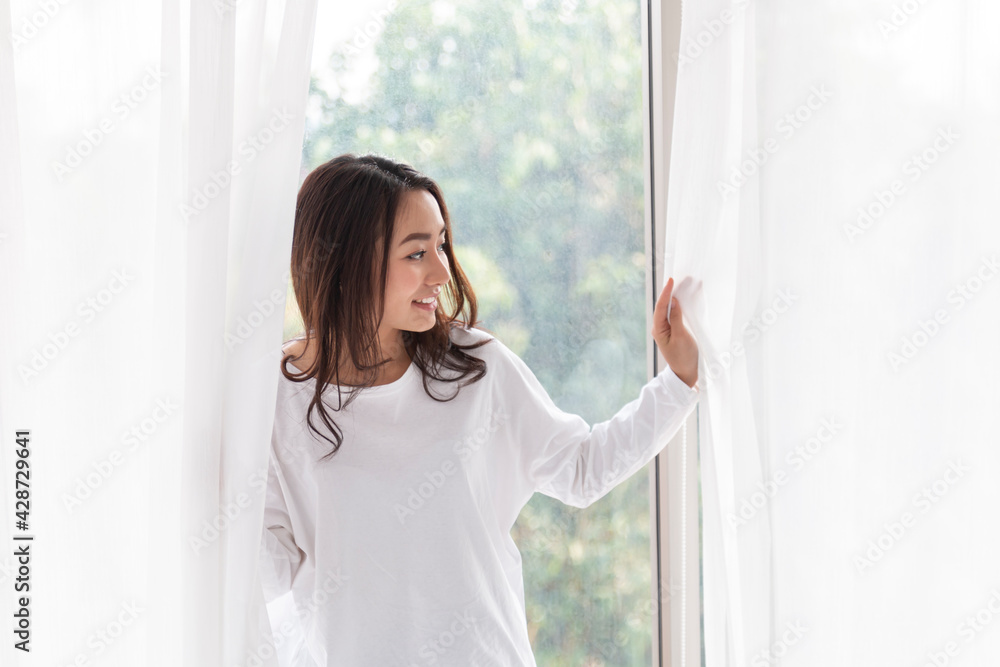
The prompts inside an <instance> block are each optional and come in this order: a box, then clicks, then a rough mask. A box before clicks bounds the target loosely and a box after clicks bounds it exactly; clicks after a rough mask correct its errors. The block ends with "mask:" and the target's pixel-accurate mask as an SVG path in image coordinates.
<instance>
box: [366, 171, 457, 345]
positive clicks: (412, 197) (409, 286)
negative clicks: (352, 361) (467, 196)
mask: <svg viewBox="0 0 1000 667" xmlns="http://www.w3.org/2000/svg"><path fill="white" fill-rule="evenodd" d="M447 241H450V239H446V238H445V231H444V218H443V217H441V209H440V208H439V207H438V204H437V200H436V199H434V195H432V194H431V193H430V192H427V191H426V190H410V191H407V192H406V193H404V194H403V196H402V199H401V200H400V206H399V209H398V212H397V217H396V225H395V230H394V232H393V238H392V245H391V246H390V248H391V249H390V251H389V267H388V269H387V271H388V272H387V275H386V285H385V308H384V310H383V313H382V325H381V327H380V337H381V338H382V345H383V354H386V355H389V356H392V357H396V356H397V355H398V354H400V352H401V350H400V351H397V349H396V348H395V347H394V346H395V345H402V333H401V332H403V331H427V330H428V329H430V328H431V327H433V326H434V324H435V322H436V319H435V316H434V312H435V310H437V309H438V308H439V305H438V300H439V299H440V298H442V296H443V295H442V294H438V297H437V298H435V299H434V300H433V301H432V302H431V303H430V304H428V305H423V304H418V303H416V301H418V300H420V299H424V298H426V297H431V296H433V295H435V294H436V293H439V292H441V291H442V290H443V289H444V286H445V285H446V284H447V283H448V281H449V280H450V279H451V274H450V272H449V270H448V256H447V255H446V254H445V252H444V249H443V247H442V245H443V244H444V243H445V242H447ZM387 344H388V345H389V347H388V348H386V345H387Z"/></svg>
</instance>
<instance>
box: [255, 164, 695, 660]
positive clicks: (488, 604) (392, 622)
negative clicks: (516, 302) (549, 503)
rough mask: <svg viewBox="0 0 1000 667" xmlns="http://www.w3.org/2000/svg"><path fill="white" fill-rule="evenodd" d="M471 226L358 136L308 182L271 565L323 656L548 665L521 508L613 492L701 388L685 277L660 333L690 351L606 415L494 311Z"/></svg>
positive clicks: (299, 217) (662, 345)
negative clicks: (556, 385) (541, 377)
mask: <svg viewBox="0 0 1000 667" xmlns="http://www.w3.org/2000/svg"><path fill="white" fill-rule="evenodd" d="M450 238H451V226H450V222H449V219H448V209H447V207H446V206H445V203H444V199H443V197H442V194H441V191H440V189H439V188H438V186H437V185H436V184H435V183H434V181H432V180H431V179H429V178H427V177H426V176H423V175H422V174H420V173H418V172H417V171H415V170H414V169H413V168H411V167H409V166H407V165H404V164H399V163H396V162H393V161H391V160H388V159H386V158H382V157H375V156H363V157H355V156H353V155H342V156H340V157H337V158H335V159H333V160H331V161H330V162H328V163H326V164H324V165H322V166H320V167H318V168H317V169H316V170H315V171H313V172H312V173H311V174H309V176H308V177H307V178H306V180H305V182H304V183H303V184H302V188H301V190H300V191H299V196H298V206H297V209H296V217H295V231H294V241H293V255H292V280H293V286H294V288H295V294H296V298H297V300H298V304H299V309H300V311H301V313H302V318H303V322H304V325H305V330H306V331H307V332H309V335H308V336H305V337H303V338H302V339H299V340H296V341H294V342H293V343H292V344H291V345H289V346H288V347H287V348H286V352H288V353H289V354H288V356H286V357H285V358H284V359H283V360H282V378H281V386H280V387H279V391H278V398H277V406H276V413H275V423H274V432H273V436H272V447H271V459H270V473H269V479H268V490H267V504H266V509H265V517H264V519H265V521H264V523H265V526H264V527H265V530H264V541H263V548H262V552H261V568H262V570H261V571H262V580H263V583H264V587H265V597H266V599H267V600H268V601H271V600H273V599H275V598H276V597H278V596H279V595H281V594H282V593H284V592H286V591H288V590H291V591H293V596H294V598H295V601H296V606H297V608H298V610H299V615H300V618H301V619H302V620H303V621H304V625H305V632H306V643H307V647H308V649H309V651H310V653H311V654H312V657H313V659H314V660H315V661H316V663H317V664H319V665H330V666H333V665H336V666H338V667H343V666H347V665H350V666H361V665H379V666H383V665H386V666H388V665H404V666H409V665H435V664H436V665H463V666H470V665H517V666H525V665H535V661H534V658H533V656H532V652H531V646H530V643H529V641H528V633H527V626H526V622H525V607H524V590H523V578H522V571H521V557H520V553H519V552H518V549H517V546H516V545H515V544H514V542H513V540H512V539H511V537H510V530H511V527H512V526H513V524H514V520H515V519H516V518H517V516H518V514H519V513H520V511H521V509H522V508H523V507H524V505H525V504H526V503H527V502H528V500H529V499H530V498H531V496H532V494H533V493H535V492H536V491H537V492H540V493H544V494H546V495H548V496H551V497H553V498H557V499H559V500H561V501H562V502H564V503H567V504H569V505H572V506H574V507H587V506H588V505H590V504H591V503H593V502H594V501H596V500H598V499H599V498H601V497H603V496H604V495H605V494H606V493H607V492H608V491H610V490H611V489H612V488H614V487H615V486H616V485H617V484H618V483H620V482H622V481H624V480H625V479H627V478H628V477H630V476H631V475H632V474H634V473H635V472H636V471H638V470H639V469H640V468H642V467H643V466H644V465H645V464H646V463H647V462H649V461H650V460H651V459H652V458H653V457H654V456H655V455H656V454H657V452H659V451H660V450H661V449H662V448H663V446H664V445H665V444H666V443H667V441H668V440H669V439H670V438H671V437H672V436H673V435H674V434H675V433H676V432H677V430H678V429H679V428H680V426H681V424H682V423H683V421H684V420H685V418H686V417H687V416H688V415H689V414H690V412H691V411H692V410H693V409H694V405H695V403H696V402H697V399H698V396H699V391H698V389H697V387H695V383H696V381H697V379H698V349H697V346H696V344H695V341H694V339H693V337H692V336H691V334H690V333H689V332H688V330H687V329H686V328H685V327H684V325H683V323H682V321H681V309H680V307H679V305H678V303H677V301H676V299H672V298H671V290H672V289H673V280H672V279H671V280H669V281H667V284H666V286H665V287H664V289H663V292H662V293H661V294H660V298H659V300H658V301H657V303H656V307H655V314H654V327H653V330H652V335H653V337H654V339H655V340H656V343H657V345H658V347H659V349H660V351H661V352H662V353H663V356H664V358H665V359H666V361H667V364H668V365H669V368H668V369H666V370H665V371H664V372H662V373H660V374H659V375H658V376H656V377H655V378H654V379H653V380H651V381H650V382H648V383H647V384H646V385H645V386H644V387H643V388H642V390H641V392H640V394H639V397H638V398H636V399H635V400H633V401H632V402H630V403H628V404H627V405H625V406H624V407H623V408H622V409H621V410H620V411H619V412H618V413H617V414H616V415H615V416H614V417H613V418H612V419H610V420H608V421H606V422H602V423H600V424H596V425H594V426H593V428H591V427H590V426H589V425H588V424H587V423H586V422H585V421H584V420H583V418H581V417H579V416H578V415H572V414H567V413H565V412H563V411H561V410H560V409H559V408H558V407H556V405H555V404H554V403H553V402H552V400H551V399H550V398H549V396H548V394H547V393H546V392H545V390H544V389H543V388H542V386H541V384H540V383H539V382H538V380H537V379H536V378H535V376H534V374H533V373H532V372H531V371H530V370H529V369H528V367H527V366H526V365H525V364H524V362H523V361H521V359H520V358H518V357H517V356H516V355H515V354H514V353H513V352H511V351H510V350H509V349H508V348H507V347H506V346H504V345H503V344H502V343H501V342H500V341H499V340H498V339H496V338H495V337H494V336H493V335H491V334H490V333H489V332H487V331H485V330H483V329H481V328H477V327H476V326H475V324H476V300H475V296H474V293H473V290H472V287H471V286H470V285H469V283H468V280H467V279H466V277H465V274H464V273H463V272H462V269H461V267H460V266H459V264H458V262H457V261H456V259H455V256H454V254H453V252H452V248H451V246H450V245H449V240H450ZM668 304H671V306H672V308H671V313H670V318H669V321H668V316H667V313H668V309H667V305H668ZM463 314H464V315H465V317H464V319H458V317H459V315H463ZM286 363H290V364H291V365H286ZM345 396H346V399H345ZM314 413H316V414H318V415H319V420H320V422H321V426H317V425H316V424H315V423H314V420H313V419H312V417H313V415H314Z"/></svg>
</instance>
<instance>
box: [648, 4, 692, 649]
mask: <svg viewBox="0 0 1000 667" xmlns="http://www.w3.org/2000/svg"><path fill="white" fill-rule="evenodd" d="M640 3H641V5H642V7H641V11H640V14H641V17H642V26H641V32H642V52H643V63H642V73H643V81H644V83H645V85H644V86H643V112H644V113H643V119H644V120H643V153H644V167H645V169H644V192H645V241H646V243H645V245H646V303H647V310H646V324H647V330H650V329H652V325H653V309H654V306H655V304H656V298H657V297H658V296H659V294H660V290H661V289H662V287H663V284H664V282H665V280H666V278H667V276H665V275H664V273H665V267H664V266H663V257H664V252H665V247H664V238H663V237H664V234H662V233H658V232H662V229H663V227H664V225H663V223H661V220H663V219H664V216H665V215H666V200H667V196H668V194H669V193H668V192H667V185H668V182H669V172H670V148H671V138H672V137H671V134H672V129H673V119H674V98H675V92H676V84H677V70H678V58H677V57H676V56H675V54H677V53H679V51H680V28H681V0H640ZM646 340H647V344H646V368H647V377H648V378H649V379H652V378H653V377H654V376H655V375H656V374H657V373H658V372H662V370H663V369H661V365H662V361H661V360H660V356H659V351H658V350H657V349H656V344H655V343H654V342H653V340H652V337H651V336H650V337H647V339H646ZM698 449H699V448H698V408H697V406H696V407H695V409H694V411H692V413H691V415H690V416H689V417H688V419H687V421H686V422H685V424H684V426H683V427H682V428H681V430H680V431H679V432H678V433H677V435H676V436H675V437H674V438H672V439H671V441H670V442H669V443H668V444H667V446H666V448H665V449H663V450H662V451H661V452H660V453H659V454H657V456H656V458H655V459H654V460H653V461H652V464H651V465H650V466H649V489H650V494H649V497H650V522H651V525H650V537H651V539H650V550H651V556H652V557H651V561H650V565H651V567H652V584H653V585H652V591H651V595H652V599H653V600H655V601H656V614H655V615H654V622H653V623H654V625H653V629H652V630H653V667H700V666H701V664H702V621H701V617H702V598H701V539H700V530H699V520H698V517H699V510H700V503H699V496H700V493H699V475H698Z"/></svg>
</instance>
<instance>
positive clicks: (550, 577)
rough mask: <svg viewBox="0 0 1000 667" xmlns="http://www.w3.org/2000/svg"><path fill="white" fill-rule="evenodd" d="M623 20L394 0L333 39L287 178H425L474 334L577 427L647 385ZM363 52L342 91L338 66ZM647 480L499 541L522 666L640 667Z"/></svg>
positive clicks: (617, 10)
mask: <svg viewBox="0 0 1000 667" xmlns="http://www.w3.org/2000/svg"><path fill="white" fill-rule="evenodd" d="M380 9H381V8H380ZM639 10H640V6H639V3H638V2H636V0H590V1H584V0H579V2H577V1H576V0H562V1H561V2H560V1H549V2H545V1H542V0H491V1H490V2H475V1H474V0H453V1H450V2H445V1H442V0H436V1H433V2H428V1H426V0H403V1H402V2H399V3H398V6H397V7H396V9H395V10H394V11H392V12H391V14H389V16H388V18H387V19H386V20H385V21H384V28H383V29H382V31H381V33H380V34H378V35H377V36H376V37H375V38H374V39H373V40H371V41H372V43H371V44H370V45H368V46H367V47H366V48H364V49H358V48H357V45H356V44H350V43H348V42H345V43H344V44H343V45H341V47H340V48H338V49H336V50H335V51H334V53H333V54H332V56H331V58H330V60H329V62H328V67H327V69H326V71H323V72H319V73H317V72H314V77H313V81H312V83H311V86H310V100H309V109H310V114H311V115H312V116H314V117H315V118H317V119H318V121H310V122H308V123H307V127H306V138H305V145H304V150H303V162H302V174H301V176H302V178H304V177H305V175H306V174H307V173H308V172H310V171H311V170H312V169H314V168H315V167H317V166H319V165H320V164H322V163H323V162H325V161H327V160H329V159H331V158H333V157H335V156H337V155H340V154H342V153H347V152H350V153H355V154H363V153H369V152H370V153H379V154H383V155H387V156H389V157H392V158H395V159H398V160H401V161H403V162H407V163H409V164H411V165H413V166H414V167H416V168H417V169H418V170H420V171H422V172H424V173H426V174H427V175H429V176H430V177H432V178H434V179H435V180H436V181H437V182H438V183H439V184H440V186H441V187H442V189H443V192H444V196H445V201H446V203H447V204H448V207H449V210H450V213H451V217H452V229H453V235H452V243H453V246H454V248H455V253H456V255H457V257H458V260H459V262H460V263H461V265H462V268H463V270H464V271H465V272H466V274H467V275H468V276H469V278H470V281H471V283H472V286H473V288H474V290H475V292H476V296H477V298H478V300H479V306H480V315H479V316H480V323H481V325H482V326H483V327H485V328H486V329H489V330H490V331H492V332H494V333H495V334H496V335H497V336H498V337H499V338H500V339H501V340H502V341H503V342H504V343H505V344H506V345H507V346H508V347H510V348H511V349H512V350H513V351H514V352H515V353H516V354H518V355H519V356H520V357H521V358H522V359H524V361H525V362H526V363H527V364H528V366H529V367H530V368H531V369H532V370H533V372H534V373H535V375H536V376H538V379H539V380H540V381H541V382H542V384H543V385H544V386H545V388H546V389H547V390H548V392H549V394H550V395H551V396H552V398H553V400H554V401H555V402H556V403H557V404H558V405H559V406H560V408H562V409H563V410H565V411H567V412H571V413H575V414H579V415H581V416H582V417H583V418H584V419H586V420H587V421H588V423H590V424H594V423H597V422H600V421H604V420H606V419H609V418H610V417H612V416H613V415H614V413H615V412H617V411H618V410H619V409H620V408H621V407H622V406H623V405H624V404H625V403H627V402H629V401H631V400H633V399H634V398H636V397H637V396H638V394H639V390H640V388H641V387H642V385H643V384H644V383H645V382H646V363H645V350H646V338H647V336H648V332H647V329H646V315H645V308H644V300H645V284H644V282H645V278H646V275H645V252H644V241H643V224H644V216H643V206H644V202H643V168H644V167H643V149H642V138H643V137H642V135H643V130H642V128H643V122H642V77H641V73H642V54H641V39H640V32H639V30H640V16H639ZM319 29H322V26H320V28H319ZM372 56H374V58H375V62H376V64H375V70H374V72H373V74H372V76H371V78H370V80H369V81H368V82H367V87H366V89H365V90H364V91H362V93H361V94H358V93H357V92H356V91H354V90H352V84H351V83H350V82H351V80H352V74H351V73H352V69H353V68H357V67H358V66H359V63H361V62H363V60H364V58H366V57H367V58H369V59H370V58H371V57H372ZM317 74H320V75H321V76H317ZM288 297H289V298H288V307H287V310H286V320H285V321H286V326H285V332H284V336H285V339H286V340H287V339H288V338H291V337H292V336H295V335H298V334H299V333H300V332H301V330H302V324H301V319H300V318H299V317H298V313H297V309H296V307H295V299H294V295H293V294H292V292H291V285H289V294H288ZM647 471H648V468H643V470H641V471H640V472H639V473H637V474H636V475H634V476H633V477H631V478H630V479H629V480H627V481H626V482H624V483H622V484H620V485H619V486H618V487H616V488H615V489H613V490H612V491H611V492H609V493H608V495H607V496H605V497H604V498H602V499H601V500H599V501H598V502H597V503H595V504H594V505H592V506H591V507H589V508H587V509H584V510H578V509H576V508H572V507H569V506H566V505H563V504H562V503H560V502H559V501H557V500H554V499H552V498H549V497H547V496H543V495H541V494H535V496H534V497H533V498H532V500H531V501H530V502H529V503H528V505H527V506H526V507H525V508H524V510H523V512H522V513H521V515H520V518H519V519H518V521H517V523H516V525H515V527H514V530H513V532H512V535H513V537H514V540H515V542H516V543H517V545H518V547H519V549H520V551H521V553H522V558H523V567H524V584H525V599H526V605H527V623H528V630H529V635H530V637H531V642H532V647H533V650H534V653H535V656H536V659H537V662H538V664H539V665H547V666H549V665H554V666H560V665H567V666H570V665H571V666H573V667H579V666H581V665H582V666H585V667H597V666H601V665H609V666H611V665H614V666H620V665H637V666H639V665H641V666H643V667H645V666H647V665H650V664H652V636H651V633H652V631H653V630H652V629H653V623H654V619H655V613H656V608H655V604H656V599H655V597H654V595H653V592H652V584H651V563H650V558H651V551H650V534H649V487H648V477H647ZM661 595H662V597H663V602H664V604H666V603H667V602H668V600H667V599H666V595H665V592H662V591H661Z"/></svg>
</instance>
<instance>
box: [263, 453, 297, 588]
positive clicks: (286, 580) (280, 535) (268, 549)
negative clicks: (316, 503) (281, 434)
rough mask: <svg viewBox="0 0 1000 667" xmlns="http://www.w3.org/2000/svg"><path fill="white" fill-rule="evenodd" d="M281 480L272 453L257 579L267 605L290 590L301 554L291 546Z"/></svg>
mask: <svg viewBox="0 0 1000 667" xmlns="http://www.w3.org/2000/svg"><path fill="white" fill-rule="evenodd" d="M283 486H284V484H283V477H282V475H281V474H280V466H279V464H278V463H277V461H276V459H275V457H274V452H273V450H272V452H271V455H270V463H269V464H268V473H267V491H266V498H265V501H264V530H263V536H262V539H261V547H260V554H259V556H260V558H259V566H260V579H261V585H262V587H263V590H264V599H265V601H266V602H271V601H272V600H274V599H275V598H278V597H280V596H281V595H283V594H284V593H286V592H288V591H289V590H291V587H292V582H293V581H294V580H295V575H296V574H297V573H298V571H299V568H300V566H301V565H302V561H303V560H304V559H305V553H304V552H303V551H302V550H301V549H300V548H299V547H298V545H297V544H296V543H295V537H294V535H293V533H292V520H291V516H290V515H289V511H288V506H287V504H286V502H285V494H284V491H283V488H282V487H283Z"/></svg>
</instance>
